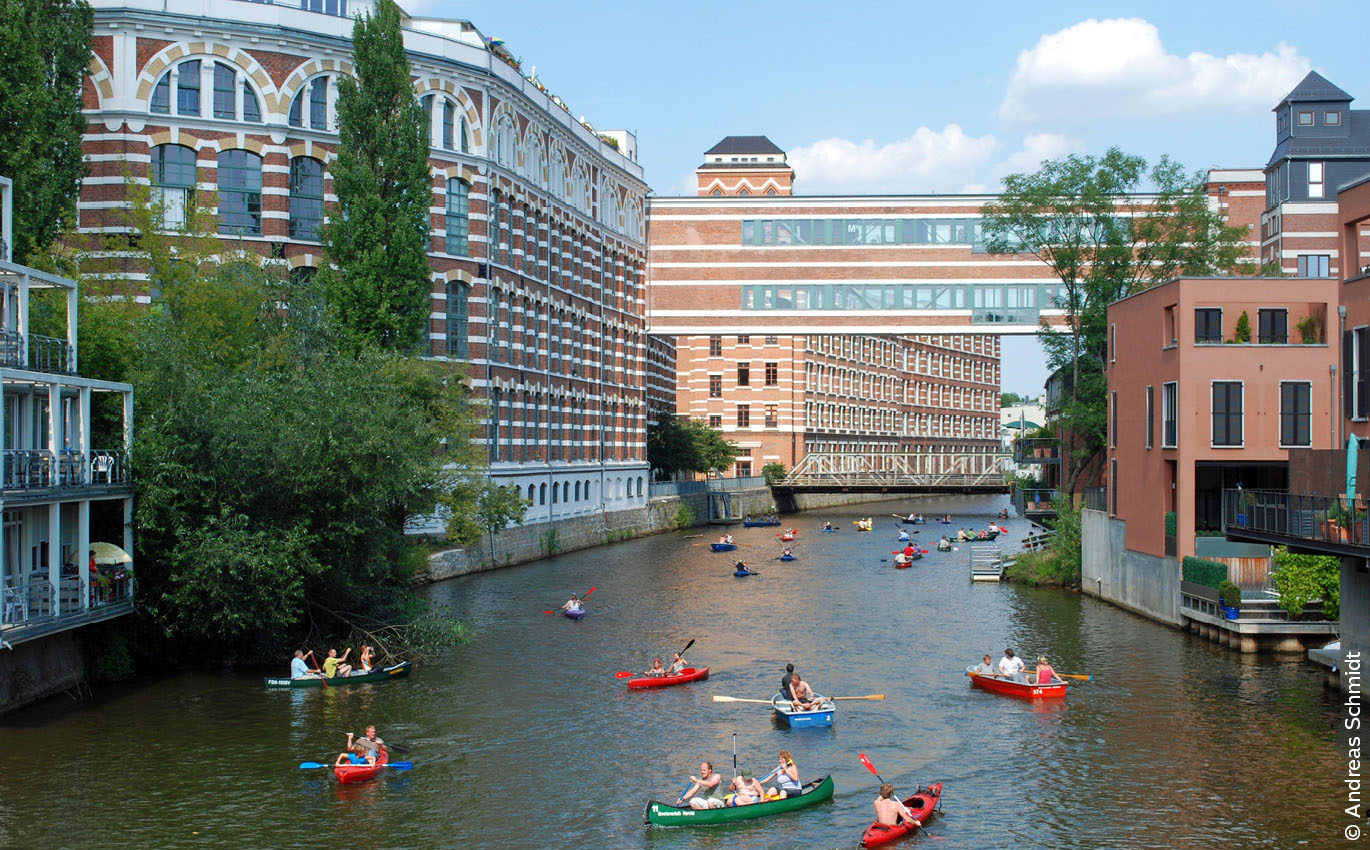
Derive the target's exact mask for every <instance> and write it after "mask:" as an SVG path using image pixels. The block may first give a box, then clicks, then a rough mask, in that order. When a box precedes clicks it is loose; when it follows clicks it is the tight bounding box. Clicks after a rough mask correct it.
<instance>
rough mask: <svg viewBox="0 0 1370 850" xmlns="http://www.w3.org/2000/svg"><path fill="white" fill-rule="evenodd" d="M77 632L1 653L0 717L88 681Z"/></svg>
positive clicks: (22, 645) (1, 651) (35, 641)
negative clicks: (76, 636) (76, 635)
mask: <svg viewBox="0 0 1370 850" xmlns="http://www.w3.org/2000/svg"><path fill="white" fill-rule="evenodd" d="M74 635H75V633H74V631H70V630H69V631H65V632H58V633H57V634H55V635H52V636H50V637H45V638H38V639H36V640H30V641H25V642H23V643H21V644H19V645H18V646H16V647H14V648H13V649H0V714H4V713H6V712H9V711H13V710H15V709H17V708H22V707H23V706H25V705H29V704H31V703H35V702H38V701H39V700H41V699H44V698H45V697H50V696H53V695H55V694H60V693H62V692H63V691H66V690H69V689H71V688H74V687H77V686H78V685H79V684H80V683H81V682H82V681H84V680H85V677H86V667H85V662H84V661H83V659H82V656H81V650H80V649H79V648H78V647H77V645H76V638H75V636H74Z"/></svg>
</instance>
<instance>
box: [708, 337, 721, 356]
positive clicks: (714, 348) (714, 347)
mask: <svg viewBox="0 0 1370 850" xmlns="http://www.w3.org/2000/svg"><path fill="white" fill-rule="evenodd" d="M709 356H710V357H722V356H723V337H721V336H711V337H709Z"/></svg>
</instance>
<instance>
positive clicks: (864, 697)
mask: <svg viewBox="0 0 1370 850" xmlns="http://www.w3.org/2000/svg"><path fill="white" fill-rule="evenodd" d="M884 698H885V695H884V694H866V695H865V696H859V697H828V699H884Z"/></svg>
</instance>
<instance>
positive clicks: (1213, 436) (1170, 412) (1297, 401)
mask: <svg viewBox="0 0 1370 850" xmlns="http://www.w3.org/2000/svg"><path fill="white" fill-rule="evenodd" d="M1154 392H1155V389H1154V387H1152V386H1147V388H1146V416H1145V432H1144V441H1145V446H1146V448H1148V449H1150V448H1154V446H1155V443H1154V438H1155V397H1154ZM1178 416H1179V384H1178V383H1176V382H1173V381H1171V382H1168V383H1165V384H1162V385H1161V448H1163V449H1173V448H1176V447H1177V446H1178V445H1179V420H1178ZM1244 416H1245V386H1244V385H1243V384H1242V382H1241V381H1213V382H1212V384H1211V403H1210V407H1209V420H1210V433H1209V440H1210V444H1211V445H1213V446H1216V447H1229V448H1233V447H1240V446H1242V445H1244V444H1245V439H1246V437H1245V430H1244V428H1245V422H1244ZM1108 427H1109V446H1110V447H1112V448H1117V447H1118V391H1117V390H1112V391H1111V392H1110V394H1109V422H1108ZM1312 444H1313V384H1312V382H1310V381H1281V382H1280V445H1281V446H1283V447H1296V446H1311V445H1312Z"/></svg>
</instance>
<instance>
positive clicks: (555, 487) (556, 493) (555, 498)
mask: <svg viewBox="0 0 1370 850" xmlns="http://www.w3.org/2000/svg"><path fill="white" fill-rule="evenodd" d="M559 501H561V485H560V484H557V483H555V482H554V483H553V484H552V504H554V505H555V504H556V503H557V502H559Z"/></svg>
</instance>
